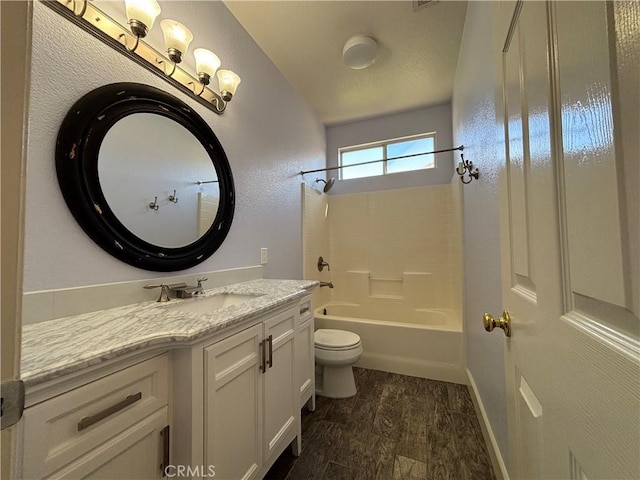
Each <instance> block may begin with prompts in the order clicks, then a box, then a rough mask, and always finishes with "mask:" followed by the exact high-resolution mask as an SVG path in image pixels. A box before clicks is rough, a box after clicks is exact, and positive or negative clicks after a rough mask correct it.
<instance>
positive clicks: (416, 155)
mask: <svg viewBox="0 0 640 480" xmlns="http://www.w3.org/2000/svg"><path fill="white" fill-rule="evenodd" d="M456 150H461V151H462V150H464V145H460V146H459V147H455V148H444V149H442V150H433V151H432V152H420V153H412V154H411V155H399V156H397V157H389V158H382V159H380V160H370V161H368V162H360V163H352V164H351V165H337V166H335V167H327V168H317V169H315V170H301V171H300V175H305V174H307V173H318V172H328V171H329V170H339V169H341V168H349V167H359V166H360V165H369V164H370V163H380V162H386V161H388V160H401V159H403V158H411V157H419V156H420V155H430V154H432V153H443V152H455V151H456Z"/></svg>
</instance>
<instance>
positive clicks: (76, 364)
mask: <svg viewBox="0 0 640 480" xmlns="http://www.w3.org/2000/svg"><path fill="white" fill-rule="evenodd" d="M316 285H317V282H316V281H309V280H303V281H298V280H266V279H263V280H255V281H251V282H245V283H239V284H235V285H228V286H225V287H219V288H215V289H211V290H207V291H206V293H205V296H211V295H219V294H226V293H227V294H228V293H232V294H242V295H260V296H258V297H256V298H254V299H251V300H247V301H246V302H243V303H240V304H237V305H232V306H229V307H225V308H222V309H220V310H218V311H216V312H215V314H197V313H189V312H183V311H179V310H177V309H176V305H177V304H179V302H189V301H193V299H185V300H181V299H172V300H171V301H170V302H162V303H159V302H155V301H151V302H145V303H140V304H135V305H127V306H124V307H118V308H112V309H108V310H101V311H98V312H91V313H85V314H82V315H75V316H70V317H66V318H61V319H56V320H52V321H48V322H41V323H36V324H33V325H25V326H24V327H23V331H22V364H21V376H22V380H23V381H24V382H25V385H26V387H27V389H29V387H32V386H34V385H37V384H39V383H42V382H45V381H47V380H51V379H53V378H56V377H60V376H62V375H65V374H69V373H72V372H76V371H79V370H82V369H84V368H86V367H89V366H93V365H96V364H99V363H101V362H105V361H107V360H112V359H114V358H116V357H119V356H124V355H127V354H131V353H132V352H138V353H142V352H144V351H149V350H157V351H161V350H163V349H164V350H166V349H168V348H175V347H177V346H181V345H184V346H188V345H189V343H190V342H194V341H196V340H199V339H202V338H204V337H207V336H211V335H213V334H216V333H220V332H221V331H223V330H225V329H230V328H231V327H233V326H237V325H242V324H244V323H248V322H249V321H250V320H251V319H253V318H256V317H258V316H260V315H262V314H264V313H265V312H268V311H270V310H273V309H275V308H277V307H279V306H281V305H285V304H287V303H289V302H291V301H293V300H296V299H299V298H302V297H303V296H305V295H307V294H309V293H310V290H312V289H313V288H314V287H315V286H316ZM156 294H157V292H156Z"/></svg>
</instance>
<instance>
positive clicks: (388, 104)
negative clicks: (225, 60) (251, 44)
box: [225, 0, 467, 125]
mask: <svg viewBox="0 0 640 480" xmlns="http://www.w3.org/2000/svg"><path fill="white" fill-rule="evenodd" d="M225 4H226V6H227V7H228V8H229V10H230V11H231V13H232V14H233V15H234V16H235V17H236V18H237V19H238V21H239V22H240V23H241V24H242V26H243V27H244V28H245V29H246V30H247V31H248V32H249V34H250V35H251V36H252V37H253V39H254V40H255V41H256V43H257V44H258V45H259V46H260V47H261V48H262V50H264V52H265V53H266V54H267V56H268V57H269V58H270V59H271V61H272V62H273V63H274V64H275V65H276V66H277V67H278V69H279V70H280V71H281V72H282V73H283V75H284V76H285V77H286V78H287V80H288V81H289V82H290V83H291V84H292V85H293V87H294V88H295V89H296V90H297V91H298V92H299V93H300V95H302V97H304V98H305V99H306V101H307V102H308V103H309V104H310V105H311V106H312V108H313V109H314V110H315V111H316V113H317V115H318V117H319V118H320V120H321V121H322V122H323V123H325V125H335V124H339V123H344V122H349V121H354V120H359V119H363V118H369V117H374V116H379V115H384V114H390V113H395V112H400V111H405V110H411V109H415V108H419V107H425V106H431V105H438V104H443V103H448V102H449V101H451V96H452V92H453V77H454V74H455V69H456V64H457V59H458V50H459V47H460V40H461V38H462V30H463V27H464V19H465V14H466V9H467V2H464V1H446V0H442V1H440V2H434V3H432V4H431V5H429V6H426V7H422V8H419V9H417V10H414V7H413V2H411V1H226V2H225ZM357 34H363V35H367V36H370V37H372V38H373V39H375V40H376V41H377V42H378V59H377V61H376V62H375V63H374V64H373V65H372V66H371V67H369V68H366V69H364V70H351V69H350V68H348V67H346V66H345V65H344V64H343V62H342V47H343V45H344V43H345V42H346V41H347V39H349V38H350V37H351V36H353V35H357ZM247 80H248V79H247Z"/></svg>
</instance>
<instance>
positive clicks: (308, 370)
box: [296, 315, 315, 410]
mask: <svg viewBox="0 0 640 480" xmlns="http://www.w3.org/2000/svg"><path fill="white" fill-rule="evenodd" d="M313 347H314V344H313V316H312V315H308V316H307V317H306V318H305V319H304V320H303V319H301V320H300V322H299V324H298V332H297V334H296V384H297V385H298V389H299V392H300V408H302V407H303V406H304V404H305V403H307V402H308V401H309V399H310V398H311V399H312V401H311V403H312V405H311V406H310V408H311V410H314V408H315V405H314V404H315V402H314V400H313V398H312V397H313V396H314V393H315V392H314V390H315V371H314V368H315V366H314V353H315V352H314V350H313Z"/></svg>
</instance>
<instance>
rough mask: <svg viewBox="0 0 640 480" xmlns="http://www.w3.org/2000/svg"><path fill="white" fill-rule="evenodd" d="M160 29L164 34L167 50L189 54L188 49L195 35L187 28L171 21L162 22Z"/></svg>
mask: <svg viewBox="0 0 640 480" xmlns="http://www.w3.org/2000/svg"><path fill="white" fill-rule="evenodd" d="M160 27H162V31H163V33H164V46H165V47H166V49H167V50H177V51H178V52H180V53H181V54H183V55H184V54H185V53H187V48H189V44H190V43H191V40H193V33H191V31H190V30H189V29H188V28H187V27H185V26H184V25H182V24H181V23H179V22H176V21H175V20H169V19H165V20H162V21H161V22H160Z"/></svg>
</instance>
